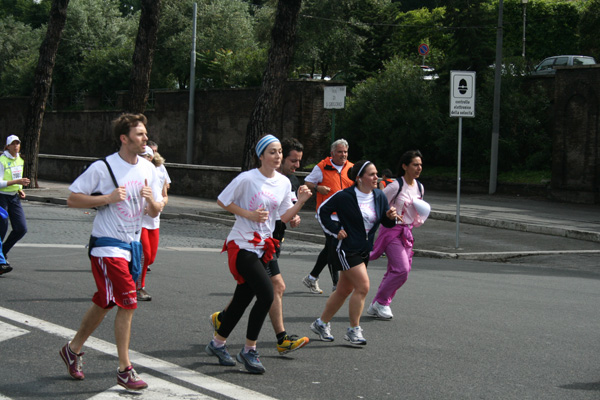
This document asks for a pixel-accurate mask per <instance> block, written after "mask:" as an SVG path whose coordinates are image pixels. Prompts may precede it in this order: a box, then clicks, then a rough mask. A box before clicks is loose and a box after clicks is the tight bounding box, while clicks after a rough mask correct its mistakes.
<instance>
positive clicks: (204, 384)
mask: <svg viewBox="0 0 600 400" xmlns="http://www.w3.org/2000/svg"><path fill="white" fill-rule="evenodd" d="M0 317H2V318H5V319H9V320H12V321H15V322H17V323H19V324H22V325H25V326H29V327H31V328H35V329H39V330H41V331H44V332H46V333H50V334H52V335H56V336H59V337H62V338H64V339H66V340H68V339H71V338H72V337H73V336H74V335H75V331H73V330H72V329H68V328H65V327H62V326H60V325H56V324H53V323H51V322H48V321H44V320H42V319H38V318H35V317H33V316H30V315H26V314H22V313H19V312H17V311H13V310H9V309H7V308H3V307H0ZM85 347H87V348H91V349H94V350H96V351H100V352H102V353H105V354H109V355H111V356H114V357H117V348H116V346H115V345H114V344H113V343H110V342H107V341H104V340H100V339H97V338H95V337H90V338H89V339H88V340H87V342H86V343H85ZM129 358H130V359H131V362H132V363H133V364H134V365H139V366H143V367H145V368H148V369H152V370H154V371H158V372H160V373H162V374H165V375H167V376H170V377H173V378H175V379H178V380H180V381H183V382H187V383H189V384H191V385H194V386H197V387H199V388H203V389H205V390H209V391H211V392H214V393H218V394H220V395H223V396H226V397H228V398H232V399H239V400H247V399H253V400H273V399H274V398H273V397H270V396H267V395H264V394H262V393H259V392H255V391H253V390H250V389H247V388H245V387H242V386H238V385H235V384H232V383H229V382H225V381H223V380H220V379H217V378H213V377H210V376H208V375H204V374H202V373H200V372H196V371H193V370H191V369H187V368H184V367H181V366H179V365H176V364H173V363H171V362H168V361H164V360H161V359H158V358H155V357H151V356H148V355H145V354H143V353H139V352H137V351H134V350H130V351H129Z"/></svg>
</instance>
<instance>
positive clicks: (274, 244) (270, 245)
mask: <svg viewBox="0 0 600 400" xmlns="http://www.w3.org/2000/svg"><path fill="white" fill-rule="evenodd" d="M278 248H279V240H277V239H274V238H271V237H270V238H266V239H265V246H264V247H263V250H264V251H265V254H263V256H262V260H263V262H264V263H265V265H266V264H268V263H269V261H271V260H272V259H273V254H275V252H276V251H277V249H278Z"/></svg>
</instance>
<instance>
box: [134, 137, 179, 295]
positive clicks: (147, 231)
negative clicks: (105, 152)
mask: <svg viewBox="0 0 600 400" xmlns="http://www.w3.org/2000/svg"><path fill="white" fill-rule="evenodd" d="M140 155H141V156H142V157H143V158H145V159H146V160H148V161H150V162H151V163H152V164H153V165H154V166H155V167H156V174H157V175H158V179H159V185H160V187H161V188H162V196H163V203H164V205H165V206H166V205H167V203H168V202H169V196H168V195H167V190H168V188H169V185H170V183H171V178H169V174H168V173H167V170H166V168H165V166H164V162H165V159H164V158H162V157H161V155H160V154H158V152H154V150H153V149H152V148H151V147H150V145H147V146H145V147H144V152H143V153H142V154H140ZM159 228H160V214H159V215H157V216H156V217H154V218H152V217H151V216H149V215H147V214H145V215H144V216H143V217H142V236H141V238H140V242H142V248H143V251H144V264H143V265H142V273H141V274H140V276H139V277H138V280H137V282H136V287H137V299H138V301H150V300H152V296H150V294H149V293H148V292H147V291H146V274H147V273H148V271H150V265H152V264H153V263H154V260H155V259H156V252H157V251H158V242H159V240H160V229H159Z"/></svg>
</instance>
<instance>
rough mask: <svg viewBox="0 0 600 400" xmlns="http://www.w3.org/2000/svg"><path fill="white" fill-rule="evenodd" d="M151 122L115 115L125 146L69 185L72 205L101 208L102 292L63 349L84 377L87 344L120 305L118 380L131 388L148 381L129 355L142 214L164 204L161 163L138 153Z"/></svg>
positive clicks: (93, 249) (97, 252) (96, 247)
mask: <svg viewBox="0 0 600 400" xmlns="http://www.w3.org/2000/svg"><path fill="white" fill-rule="evenodd" d="M146 124H147V120H146V117H145V116H144V115H142V114H123V115H121V116H120V117H119V118H117V119H116V120H114V121H113V131H114V135H115V139H117V140H118V141H119V143H120V145H121V147H120V149H119V151H118V152H117V153H114V154H111V155H110V156H108V157H106V159H105V161H106V163H105V162H102V161H97V162H95V163H93V164H92V165H91V166H90V167H89V168H88V169H87V170H86V171H85V172H84V173H83V174H81V175H80V176H79V177H78V178H77V179H76V180H75V182H73V184H71V186H70V187H69V190H70V191H71V194H70V196H69V198H68V199H67V205H68V206H69V207H75V208H94V207H96V208H97V209H98V212H97V214H96V217H95V218H94V225H93V228H92V237H91V239H90V250H89V255H90V260H91V264H92V273H93V275H94V280H95V281H96V287H97V292H96V293H95V294H94V296H93V298H92V301H93V304H92V306H91V307H90V308H89V309H88V311H87V312H86V314H85V315H84V317H83V320H82V321H81V325H80V327H79V330H78V331H77V333H76V334H75V337H74V338H73V340H72V341H71V342H69V343H67V344H66V345H65V346H64V347H63V348H62V349H61V350H60V352H59V353H60V356H61V357H62V359H63V361H64V362H65V364H66V365H67V370H68V372H69V374H70V375H71V377H72V378H73V379H77V380H82V379H84V377H85V376H84V374H83V371H82V370H81V366H82V358H81V356H82V355H83V353H82V352H81V349H82V347H83V345H84V343H85V342H86V340H87V339H88V338H89V337H90V335H91V334H92V333H93V332H94V330H95V329H96V328H97V327H98V326H99V325H100V323H101V322H102V320H103V319H104V317H105V316H106V314H107V313H108V311H110V309H111V308H113V307H114V306H115V305H116V306H117V307H118V310H117V314H116V316H115V340H116V343H117V353H118V356H119V368H118V369H117V383H118V384H119V385H121V386H123V387H124V388H126V389H128V390H140V389H145V388H146V387H148V385H147V384H146V383H145V382H144V381H143V380H142V379H141V378H140V377H139V376H138V375H137V373H136V372H135V370H134V369H133V366H132V365H131V362H130V360H129V341H130V336H131V320H132V318H133V312H134V311H135V309H136V308H137V295H136V285H135V280H136V278H137V275H138V274H139V271H140V269H141V268H140V261H141V260H140V258H141V243H139V240H140V234H141V230H142V216H143V215H144V212H147V213H148V215H150V216H156V215H158V214H159V213H160V211H162V207H163V206H164V203H163V202H162V195H161V188H160V187H159V180H158V175H157V173H156V168H155V167H154V165H152V163H151V162H149V161H148V160H145V159H143V158H142V157H139V156H138V154H139V153H141V152H143V150H144V146H145V145H146V141H147V140H148V137H147V131H146Z"/></svg>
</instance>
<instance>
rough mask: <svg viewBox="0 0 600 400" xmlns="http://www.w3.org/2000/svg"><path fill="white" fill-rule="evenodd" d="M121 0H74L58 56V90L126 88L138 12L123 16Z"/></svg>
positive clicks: (98, 91)
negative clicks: (120, 7) (120, 6)
mask: <svg viewBox="0 0 600 400" xmlns="http://www.w3.org/2000/svg"><path fill="white" fill-rule="evenodd" d="M119 5H120V4H119V1H118V0H104V1H96V0H71V2H70V3H69V9H68V16H67V23H66V25H65V30H64V32H63V35H62V40H61V43H60V46H59V48H58V54H57V57H56V67H55V68H54V79H53V82H54V84H55V86H56V88H57V89H56V90H57V92H59V93H65V92H66V93H73V92H78V91H87V92H90V93H95V94H100V93H102V92H112V91H114V90H126V89H127V88H128V86H129V73H130V70H131V58H132V55H133V49H134V45H135V37H136V34H137V23H138V20H139V14H138V15H129V16H125V17H124V16H122V14H121V12H120V11H119Z"/></svg>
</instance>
